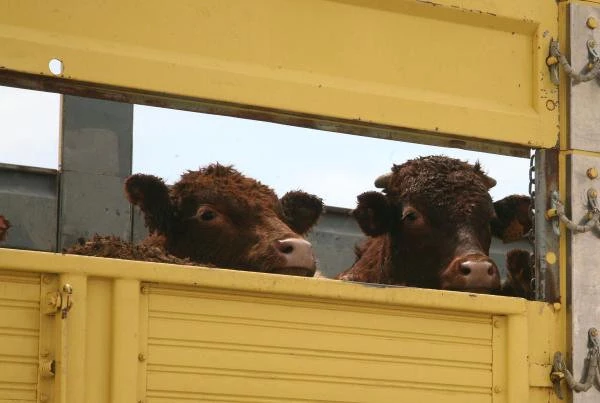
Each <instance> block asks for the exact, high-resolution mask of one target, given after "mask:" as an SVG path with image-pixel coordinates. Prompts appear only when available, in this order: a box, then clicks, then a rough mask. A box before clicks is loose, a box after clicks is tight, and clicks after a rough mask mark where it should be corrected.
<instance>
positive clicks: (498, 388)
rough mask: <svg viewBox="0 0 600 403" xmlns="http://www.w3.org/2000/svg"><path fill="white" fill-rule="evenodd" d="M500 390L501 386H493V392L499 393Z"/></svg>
mask: <svg viewBox="0 0 600 403" xmlns="http://www.w3.org/2000/svg"><path fill="white" fill-rule="evenodd" d="M500 392H502V388H501V387H500V386H498V385H496V386H494V393H500Z"/></svg>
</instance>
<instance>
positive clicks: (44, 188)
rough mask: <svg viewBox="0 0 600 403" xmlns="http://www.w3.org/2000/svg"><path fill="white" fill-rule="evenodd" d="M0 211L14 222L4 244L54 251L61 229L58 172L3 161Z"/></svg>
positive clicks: (0, 175) (1, 167)
mask: <svg viewBox="0 0 600 403" xmlns="http://www.w3.org/2000/svg"><path fill="white" fill-rule="evenodd" d="M0 214H1V215H4V216H5V217H6V218H7V219H8V220H9V221H10V223H11V228H10V230H9V232H8V237H7V240H6V242H5V243H4V244H3V246H6V247H8V248H15V249H35V250H43V251H55V250H56V247H57V239H56V238H57V229H58V173H57V171H56V170H52V169H40V168H32V167H24V166H18V165H8V164H0Z"/></svg>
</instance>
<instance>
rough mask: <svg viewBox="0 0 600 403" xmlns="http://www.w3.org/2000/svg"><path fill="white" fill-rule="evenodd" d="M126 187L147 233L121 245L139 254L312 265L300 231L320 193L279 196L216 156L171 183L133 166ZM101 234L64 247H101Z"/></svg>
mask: <svg viewBox="0 0 600 403" xmlns="http://www.w3.org/2000/svg"><path fill="white" fill-rule="evenodd" d="M125 194H126V196H127V198H128V200H129V201H130V202H131V203H132V204H133V205H136V206H139V208H140V209H141V211H142V213H143V215H144V221H145V225H146V227H147V228H148V230H149V235H148V236H147V237H146V239H144V240H143V241H142V244H141V247H142V248H143V249H135V248H133V249H131V250H125V251H122V253H120V254H121V255H122V256H125V257H126V256H129V258H132V256H133V258H135V256H138V257H139V258H141V259H138V258H136V260H144V256H145V255H147V254H148V253H151V254H153V255H154V256H157V253H155V252H156V250H159V251H164V254H161V253H158V255H160V257H159V259H165V258H166V259H168V260H170V259H173V257H175V258H177V259H185V260H186V261H189V262H193V263H194V264H196V263H200V264H205V265H206V264H209V265H213V266H218V267H224V268H230V269H237V270H246V271H257V272H266V273H278V274H290V275H299V276H313V274H314V273H315V270H316V261H315V257H314V255H313V252H312V245H311V244H310V243H309V242H308V241H307V240H305V239H304V236H305V235H306V233H307V232H308V231H309V230H310V229H311V227H312V226H313V225H314V224H315V223H316V221H317V220H318V218H319V216H320V215H321V213H322V211H323V202H322V200H321V199H320V198H318V197H316V196H314V195H310V194H308V193H305V192H302V191H291V192H288V193H286V194H285V195H284V196H283V197H282V198H281V199H278V198H277V195H276V194H275V192H274V191H273V190H272V189H271V188H269V187H267V186H266V185H264V184H262V183H260V182H258V181H257V180H255V179H252V178H249V177H246V176H244V175H242V174H241V173H240V172H239V171H237V170H236V169H234V168H233V167H232V166H226V165H221V164H218V163H217V164H211V165H209V166H206V167H204V168H201V169H199V170H195V171H187V172H186V173H184V174H183V175H182V176H181V178H180V180H179V181H178V182H176V183H175V184H174V185H172V186H170V187H169V186H167V185H166V184H165V182H164V181H163V180H162V179H161V178H159V177H156V176H153V175H145V174H136V175H133V176H130V177H129V178H128V179H127V180H126V182H125ZM105 241H106V239H105ZM113 241H114V240H113ZM98 242H100V240H98ZM98 242H96V243H95V242H94V241H93V240H92V241H91V242H88V243H84V244H83V245H79V246H75V247H73V248H71V250H69V251H68V252H69V253H76V254H83V255H94V254H98V253H99V252H98V250H99V249H101V248H98V245H97V243H98ZM109 243H110V242H109ZM113 244H114V242H113ZM86 245H87V246H86ZM116 248H117V249H119V246H117V247H116ZM126 248H129V246H127V247H126ZM152 248H157V249H156V250H155V249H152ZM149 250H150V251H152V250H154V252H149ZM117 252H118V251H116V250H115V251H113V252H109V253H108V254H111V253H117ZM115 257H119V256H115ZM163 261H164V260H163Z"/></svg>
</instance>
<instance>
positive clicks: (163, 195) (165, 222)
mask: <svg viewBox="0 0 600 403" xmlns="http://www.w3.org/2000/svg"><path fill="white" fill-rule="evenodd" d="M125 195H126V196H127V199H128V200H129V202H130V203H131V204H134V205H136V206H139V207H140V209H141V210H142V212H143V213H144V223H145V224H146V227H147V228H148V230H149V231H150V232H154V231H158V232H160V233H163V234H167V233H169V232H170V230H171V226H172V224H173V222H174V220H175V212H174V211H173V208H172V206H171V201H170V196H169V188H168V187H167V185H165V182H164V181H163V180H162V179H161V178H159V177H157V176H154V175H144V174H137V175H132V176H130V177H129V178H127V180H126V181H125Z"/></svg>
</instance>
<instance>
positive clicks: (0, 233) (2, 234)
mask: <svg viewBox="0 0 600 403" xmlns="http://www.w3.org/2000/svg"><path fill="white" fill-rule="evenodd" d="M9 228H10V221H8V220H7V219H6V218H5V217H4V216H3V215H0V242H2V241H6V234H7V233H8V229H9Z"/></svg>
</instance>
